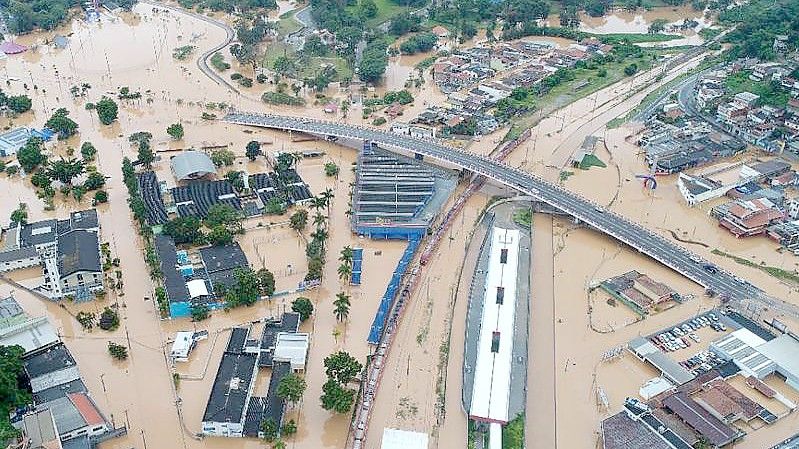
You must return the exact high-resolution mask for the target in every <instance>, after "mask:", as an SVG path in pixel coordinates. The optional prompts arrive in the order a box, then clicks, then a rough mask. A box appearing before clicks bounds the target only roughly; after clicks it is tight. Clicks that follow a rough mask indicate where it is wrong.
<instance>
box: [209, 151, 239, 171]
mask: <svg viewBox="0 0 799 449" xmlns="http://www.w3.org/2000/svg"><path fill="white" fill-rule="evenodd" d="M235 159H236V155H235V154H233V152H232V151H230V150H225V149H220V150H214V151H212V152H211V161H213V163H214V165H216V166H217V167H221V166H223V165H228V166H230V165H233V161H234V160H235Z"/></svg>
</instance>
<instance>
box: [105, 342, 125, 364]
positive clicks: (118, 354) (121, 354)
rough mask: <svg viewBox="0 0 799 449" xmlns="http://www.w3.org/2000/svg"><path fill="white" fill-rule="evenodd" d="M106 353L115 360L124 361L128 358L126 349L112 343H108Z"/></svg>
mask: <svg viewBox="0 0 799 449" xmlns="http://www.w3.org/2000/svg"><path fill="white" fill-rule="evenodd" d="M108 353H109V354H111V357H113V358H114V359H116V360H126V359H127V358H128V348H126V347H125V346H123V345H118V344H116V343H114V342H112V341H109V342H108Z"/></svg>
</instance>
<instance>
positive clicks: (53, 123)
mask: <svg viewBox="0 0 799 449" xmlns="http://www.w3.org/2000/svg"><path fill="white" fill-rule="evenodd" d="M45 126H47V127H48V128H50V129H52V130H53V131H55V132H56V133H58V138H59V139H60V140H64V139H69V138H70V137H72V136H74V135H75V133H77V132H78V124H77V123H75V121H74V120H72V119H71V118H69V111H67V110H66V109H64V108H58V109H56V111H55V112H54V113H53V115H52V116H51V117H50V119H49V120H47V123H45Z"/></svg>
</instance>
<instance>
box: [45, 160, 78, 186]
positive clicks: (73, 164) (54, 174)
mask: <svg viewBox="0 0 799 449" xmlns="http://www.w3.org/2000/svg"><path fill="white" fill-rule="evenodd" d="M85 169H86V163H85V162H83V161H80V160H78V159H64V158H63V157H61V158H60V159H58V160H57V161H52V162H50V164H49V165H48V166H47V176H49V177H50V179H53V180H56V181H59V182H61V183H62V184H65V185H72V180H73V179H74V178H75V177H77V176H80V175H81V174H83V172H84V170H85Z"/></svg>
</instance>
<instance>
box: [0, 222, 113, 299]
mask: <svg viewBox="0 0 799 449" xmlns="http://www.w3.org/2000/svg"><path fill="white" fill-rule="evenodd" d="M99 232H100V224H99V221H98V218H97V211H96V210H94V209H89V210H84V211H80V212H72V213H71V214H70V216H69V219H66V220H43V221H38V222H34V223H28V224H25V225H22V224H17V226H16V227H15V228H13V229H11V230H9V231H8V233H7V239H6V250H5V251H3V252H0V261H2V265H0V272H4V271H11V270H16V269H20V268H26V267H30V266H35V265H37V264H38V265H41V266H42V268H43V274H44V281H43V284H42V285H41V286H39V287H38V290H40V291H41V292H42V293H43V294H45V295H47V296H49V297H50V298H52V299H54V300H58V299H62V298H64V297H67V296H68V297H71V298H73V299H74V300H76V301H84V300H87V299H90V298H91V297H92V296H93V294H94V293H95V292H97V291H100V290H103V288H104V286H103V281H104V276H103V267H102V264H101V262H100V237H99ZM34 252H35V253H36V255H37V256H34Z"/></svg>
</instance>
